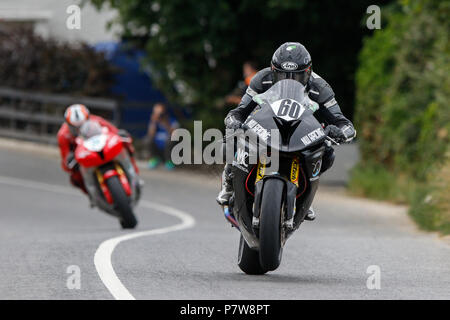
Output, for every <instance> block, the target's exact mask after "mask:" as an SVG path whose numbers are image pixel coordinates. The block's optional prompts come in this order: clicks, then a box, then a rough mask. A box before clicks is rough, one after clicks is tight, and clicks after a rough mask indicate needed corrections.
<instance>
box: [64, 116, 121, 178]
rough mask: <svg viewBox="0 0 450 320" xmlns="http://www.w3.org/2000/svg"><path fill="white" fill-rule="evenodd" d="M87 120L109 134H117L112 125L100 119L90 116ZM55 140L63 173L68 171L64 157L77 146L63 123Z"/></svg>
mask: <svg viewBox="0 0 450 320" xmlns="http://www.w3.org/2000/svg"><path fill="white" fill-rule="evenodd" d="M89 120H93V121H96V122H98V123H99V124H100V125H101V126H102V127H106V128H108V130H109V132H111V133H117V132H118V129H117V128H116V127H115V126H114V125H113V124H111V123H110V122H108V121H106V120H105V119H103V118H102V117H99V116H96V115H93V114H91V115H90V116H89ZM57 138H58V146H59V151H60V153H61V167H62V168H63V170H64V171H70V170H69V168H67V166H66V157H67V155H68V154H69V153H70V152H71V151H74V150H75V148H76V147H77V144H76V143H75V137H74V136H73V135H72V133H71V132H70V130H69V126H68V125H67V123H63V125H62V126H61V128H60V129H59V131H58V134H57Z"/></svg>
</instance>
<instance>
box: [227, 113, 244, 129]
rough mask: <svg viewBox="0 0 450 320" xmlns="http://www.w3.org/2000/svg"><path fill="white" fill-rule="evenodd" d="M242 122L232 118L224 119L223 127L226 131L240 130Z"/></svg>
mask: <svg viewBox="0 0 450 320" xmlns="http://www.w3.org/2000/svg"><path fill="white" fill-rule="evenodd" d="M242 124H243V123H242V122H241V121H239V120H238V119H236V118H235V117H234V116H229V117H226V118H225V126H226V127H227V129H234V130H237V129H240V128H242Z"/></svg>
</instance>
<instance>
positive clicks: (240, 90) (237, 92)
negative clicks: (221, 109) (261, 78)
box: [225, 61, 258, 105]
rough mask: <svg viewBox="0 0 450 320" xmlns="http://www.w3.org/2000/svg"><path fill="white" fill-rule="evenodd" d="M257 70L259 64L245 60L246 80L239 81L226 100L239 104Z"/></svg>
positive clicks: (243, 68) (243, 73)
mask: <svg viewBox="0 0 450 320" xmlns="http://www.w3.org/2000/svg"><path fill="white" fill-rule="evenodd" d="M257 72H258V66H257V65H256V63H255V62H254V61H246V62H244V64H243V65H242V75H243V77H244V81H239V82H238V84H237V86H236V88H235V89H234V90H233V92H231V94H229V95H228V96H226V97H225V102H226V103H228V104H232V105H238V104H239V103H240V102H241V99H242V96H243V95H244V94H245V91H246V90H247V87H248V86H249V84H250V81H251V80H252V78H253V76H254V75H255V74H256V73H257Z"/></svg>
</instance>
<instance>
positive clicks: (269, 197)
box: [259, 178, 284, 271]
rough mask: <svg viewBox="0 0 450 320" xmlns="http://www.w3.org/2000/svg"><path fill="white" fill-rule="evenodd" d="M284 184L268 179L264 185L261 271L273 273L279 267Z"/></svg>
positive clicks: (260, 253)
mask: <svg viewBox="0 0 450 320" xmlns="http://www.w3.org/2000/svg"><path fill="white" fill-rule="evenodd" d="M283 189H284V182H283V181H282V180H280V179H275V178H273V179H269V180H267V181H266V182H265V183H264V189H263V194H262V201H261V213H260V217H259V260H260V264H261V266H262V268H263V269H265V270H267V271H273V270H275V269H276V268H278V267H279V265H280V263H281V256H282V254H283V248H282V245H281V215H282V214H283V212H282V208H283Z"/></svg>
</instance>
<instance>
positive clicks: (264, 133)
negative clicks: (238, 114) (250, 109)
mask: <svg viewBox="0 0 450 320" xmlns="http://www.w3.org/2000/svg"><path fill="white" fill-rule="evenodd" d="M246 125H247V126H248V127H249V128H251V129H252V130H253V131H254V132H255V133H256V134H257V135H258V136H259V137H260V138H261V139H263V140H264V141H268V140H269V138H270V131H269V130H267V129H265V128H264V127H263V126H261V125H260V124H259V123H258V122H256V120H253V119H250V120H249V121H247V123H246Z"/></svg>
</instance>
